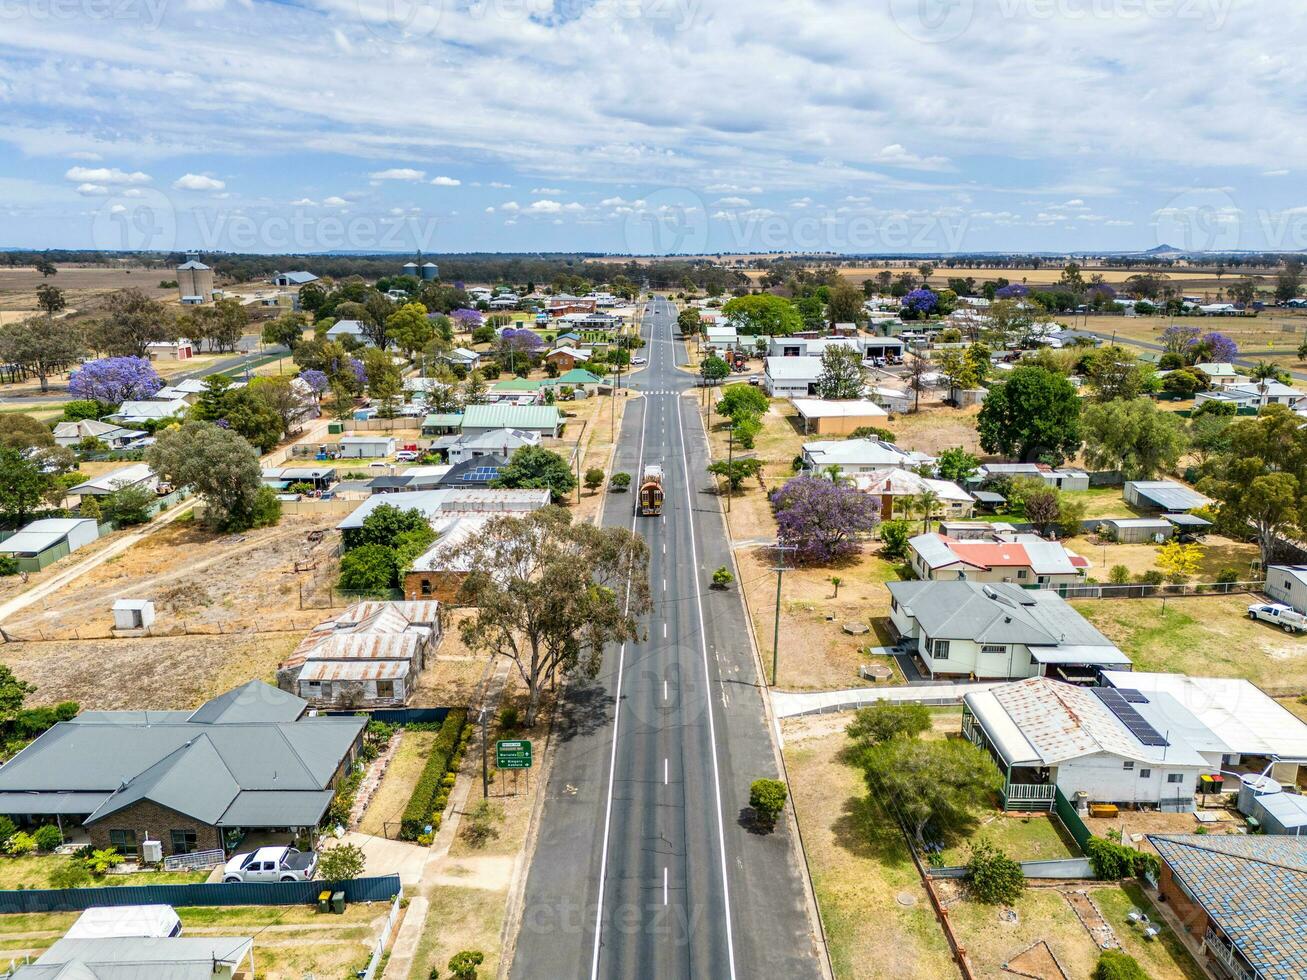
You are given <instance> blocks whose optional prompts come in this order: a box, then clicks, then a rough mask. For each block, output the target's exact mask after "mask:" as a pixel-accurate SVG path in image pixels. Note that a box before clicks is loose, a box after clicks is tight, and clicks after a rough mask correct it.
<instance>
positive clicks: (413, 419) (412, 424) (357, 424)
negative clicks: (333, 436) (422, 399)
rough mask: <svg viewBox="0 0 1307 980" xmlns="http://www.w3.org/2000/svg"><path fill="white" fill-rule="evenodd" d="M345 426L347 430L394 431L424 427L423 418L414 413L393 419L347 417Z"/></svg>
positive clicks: (416, 430) (415, 430)
mask: <svg viewBox="0 0 1307 980" xmlns="http://www.w3.org/2000/svg"><path fill="white" fill-rule="evenodd" d="M344 426H345V431H346V432H394V431H396V430H397V429H405V430H408V429H411V430H413V431H414V432H419V431H421V429H422V419H421V418H418V417H417V416H413V415H407V416H398V417H396V418H393V419H377V418H373V419H345V420H344Z"/></svg>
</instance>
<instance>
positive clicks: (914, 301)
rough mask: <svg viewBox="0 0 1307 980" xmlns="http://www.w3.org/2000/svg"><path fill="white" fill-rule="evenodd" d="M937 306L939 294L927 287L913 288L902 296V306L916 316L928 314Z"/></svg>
mask: <svg viewBox="0 0 1307 980" xmlns="http://www.w3.org/2000/svg"><path fill="white" fill-rule="evenodd" d="M937 306H939V296H937V295H936V294H935V293H934V292H932V291H931V290H929V289H914V290H913V291H912V292H910V293H908V295H906V296H904V297H903V308H904V309H905V310H911V311H912V312H913V313H915V314H916V315H917V316H929V315H930V314H931V313H934V312H935V308H936V307H937Z"/></svg>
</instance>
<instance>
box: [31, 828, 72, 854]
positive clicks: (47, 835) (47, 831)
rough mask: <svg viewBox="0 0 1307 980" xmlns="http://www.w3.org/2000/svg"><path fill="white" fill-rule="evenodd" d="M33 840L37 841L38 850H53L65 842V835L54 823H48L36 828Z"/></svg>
mask: <svg viewBox="0 0 1307 980" xmlns="http://www.w3.org/2000/svg"><path fill="white" fill-rule="evenodd" d="M32 840H34V841H35V842H36V849H37V850H38V851H53V850H54V849H55V848H56V847H58V846H59V845H60V844H62V843H63V842H64V835H63V833H62V832H61V831H60V830H59V828H58V827H56V826H55V825H54V824H52V823H47V824H43V825H42V826H40V827H37V828H36V832H35V833H33V834H32Z"/></svg>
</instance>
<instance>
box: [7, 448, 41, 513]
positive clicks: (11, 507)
mask: <svg viewBox="0 0 1307 980" xmlns="http://www.w3.org/2000/svg"><path fill="white" fill-rule="evenodd" d="M49 487H50V478H49V477H48V476H47V475H46V474H45V473H42V472H41V467H40V465H39V464H38V463H37V461H36V460H35V459H34V458H32V457H30V456H27V455H25V454H23V453H21V452H19V451H18V450H17V449H10V448H8V447H0V514H3V515H4V516H5V517H6V518H8V519H9V520H10V521H11V522H12V523H14V524H19V525H21V524H24V523H26V519H27V515H28V514H30V513H32V511H34V510H36V509H37V508H38V507H39V506H40V505H41V502H42V501H43V500H44V498H45V494H46V491H47V490H48V489H49Z"/></svg>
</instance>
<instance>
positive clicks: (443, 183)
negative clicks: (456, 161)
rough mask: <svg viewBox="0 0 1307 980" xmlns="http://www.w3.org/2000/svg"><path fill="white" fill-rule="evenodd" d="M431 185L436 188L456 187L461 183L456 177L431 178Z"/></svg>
mask: <svg viewBox="0 0 1307 980" xmlns="http://www.w3.org/2000/svg"><path fill="white" fill-rule="evenodd" d="M431 183H433V184H435V185H436V186H437V187H457V186H458V185H459V184H461V183H463V182H462V181H461V180H459V179H458V178H457V177H433V178H432V179H431Z"/></svg>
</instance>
